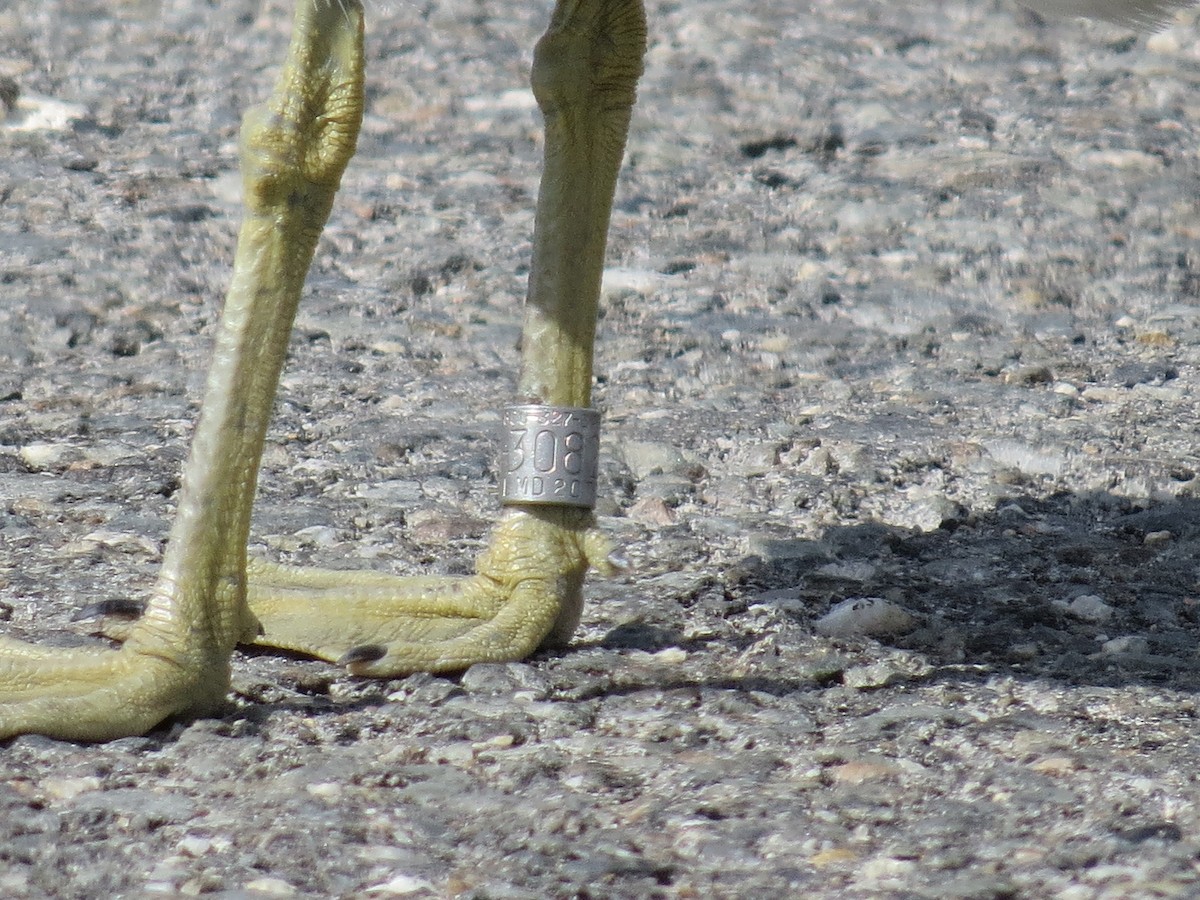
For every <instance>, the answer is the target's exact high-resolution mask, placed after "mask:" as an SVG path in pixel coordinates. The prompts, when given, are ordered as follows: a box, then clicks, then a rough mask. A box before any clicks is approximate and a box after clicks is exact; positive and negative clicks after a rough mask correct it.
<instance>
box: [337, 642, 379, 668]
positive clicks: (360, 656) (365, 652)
mask: <svg viewBox="0 0 1200 900" xmlns="http://www.w3.org/2000/svg"><path fill="white" fill-rule="evenodd" d="M387 652H388V651H387V647H385V646H383V645H382V644H359V645H358V646H357V647H351V648H350V649H349V650H347V651H346V652H345V653H343V654H342V655H341V656H340V657H338V661H337V665H339V666H355V665H360V664H362V663H373V662H378V661H379V660H381V659H383V658H384V657H385V656H387Z"/></svg>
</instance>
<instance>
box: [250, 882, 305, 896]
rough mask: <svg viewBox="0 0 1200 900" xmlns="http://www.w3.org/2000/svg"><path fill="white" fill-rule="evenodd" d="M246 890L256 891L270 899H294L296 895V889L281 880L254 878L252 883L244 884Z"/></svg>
mask: <svg viewBox="0 0 1200 900" xmlns="http://www.w3.org/2000/svg"><path fill="white" fill-rule="evenodd" d="M246 890H248V891H257V892H258V893H260V894H268V895H270V896H272V897H294V896H295V894H296V889H295V888H294V887H293V886H292V885H291V883H289V882H287V881H284V880H283V879H282V878H255V879H254V880H253V881H247V882H246Z"/></svg>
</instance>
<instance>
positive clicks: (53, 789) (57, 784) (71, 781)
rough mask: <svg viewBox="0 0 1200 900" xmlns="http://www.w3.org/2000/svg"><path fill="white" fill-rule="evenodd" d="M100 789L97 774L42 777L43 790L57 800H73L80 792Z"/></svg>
mask: <svg viewBox="0 0 1200 900" xmlns="http://www.w3.org/2000/svg"><path fill="white" fill-rule="evenodd" d="M99 789H100V779H99V778H98V777H97V776H95V775H80V776H76V777H69V776H68V777H62V778H56V777H48V778H44V779H42V790H44V791H45V792H46V794H47V795H48V796H50V797H53V798H54V799H56V800H71V799H73V798H75V797H78V796H79V795H80V794H84V793H87V792H88V791H97V790H99Z"/></svg>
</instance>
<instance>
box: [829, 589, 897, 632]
mask: <svg viewBox="0 0 1200 900" xmlns="http://www.w3.org/2000/svg"><path fill="white" fill-rule="evenodd" d="M916 622H917V620H916V617H914V616H913V615H912V613H910V612H909V611H908V610H906V609H904V608H903V607H902V606H900V605H899V604H896V603H892V602H891V601H890V600H885V599H883V598H882V597H851V598H849V599H847V600H843V601H842V602H841V603H838V604H837V605H836V606H834V607H833V608H832V609H831V610H830V611H829V612H827V613H826V614H825V615H823V616H821V617H820V618H819V619H817V620H816V621H815V622H813V628H814V629H815V630H816V631H817V633H818V634H823V635H825V636H826V637H853V636H856V635H862V636H865V637H883V636H886V635H893V634H900V633H901V632H904V631H908V630H910V629H912V628H914V627H915V626H916Z"/></svg>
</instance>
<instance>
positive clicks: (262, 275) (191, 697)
mask: <svg viewBox="0 0 1200 900" xmlns="http://www.w3.org/2000/svg"><path fill="white" fill-rule="evenodd" d="M362 59H363V56H362V8H361V6H360V4H359V3H357V2H348V0H344V2H341V3H339V4H337V5H334V4H331V3H328V2H324V0H300V2H299V3H298V5H297V9H296V16H295V22H294V30H293V36H292V42H291V47H290V50H289V55H288V60H287V64H286V66H285V68H284V70H283V72H282V74H281V76H280V79H279V82H278V84H277V85H276V88H275V93H274V95H273V97H272V99H271V100H270V102H269V103H268V104H267V105H266V106H265V107H261V108H256V109H252V110H250V111H249V112H248V113H247V114H246V116H245V119H244V120H243V123H242V131H241V158H242V178H243V185H244V193H245V207H246V208H245V217H244V220H243V222H242V227H241V232H240V234H239V237H238V249H237V256H236V260H235V262H234V272H233V280H232V283H231V285H230V288H229V294H228V296H227V297H226V300H225V308H224V312H223V313H222V316H221V321H220V324H219V325H218V333H217V339H216V347H215V350H214V354H213V362H212V367H211V369H210V371H209V376H208V384H207V388H206V391H205V397H204V403H203V406H202V411H201V414H200V419H199V421H198V422H197V425H196V432H195V435H194V437H193V439H192V450H191V455H190V457H189V459H188V462H187V464H186V466H185V468H184V473H183V485H182V489H181V492H180V499H179V507H178V512H177V513H176V516H175V521H174V524H173V526H172V528H171V532H170V537H169V540H168V544H167V550H166V554H165V558H164V560H163V566H162V571H161V573H160V575H159V577H158V581H157V583H156V585H155V587H154V589H153V591H152V593H151V596H150V598H149V601H148V602H147V604H146V606H145V611H144V612H143V614H142V616H141V617H140V618H139V619H138V620H137V621H136V622H135V623H133V625H132V626H130V627H129V628H128V629H127V630H126V633H125V635H124V638H125V639H124V642H123V644H122V646H121V648H120V649H119V650H99V649H95V650H92V649H88V650H62V649H58V648H46V647H38V646H34V645H30V644H25V643H22V642H20V641H15V640H11V639H0V738H3V737H8V736H11V735H14V734H21V733H27V732H36V733H40V734H46V735H50V736H53V737H59V738H66V739H74V740H106V739H110V738H116V737H122V736H126V735H131V734H141V733H143V732H145V731H148V730H149V729H151V728H153V727H154V726H155V725H157V724H159V723H160V722H162V721H163V720H164V719H167V718H170V717H173V716H184V715H187V716H193V715H204V714H207V713H210V712H212V711H213V710H215V709H217V708H219V707H220V706H221V705H222V704H223V703H224V701H225V697H226V694H227V693H228V690H229V660H230V655H231V654H232V652H233V649H234V646H235V645H236V644H237V643H238V642H241V641H249V640H251V639H253V637H254V636H255V634H256V633H257V632H258V630H259V625H258V622H257V621H256V620H255V618H254V616H253V614H252V613H251V612H250V610H249V608H248V607H247V605H246V540H247V536H248V533H249V527H250V509H251V505H252V503H253V499H254V489H255V482H256V480H257V476H258V467H259V461H260V458H261V456H262V446H263V439H264V437H265V435H266V429H267V423H268V420H269V417H270V411H271V405H272V403H273V401H274V397H275V389H276V387H277V385H278V382H279V372H280V369H281V367H282V365H283V360H284V357H285V355H286V353H287V345H288V337H289V334H290V332H291V328H292V320H293V318H294V316H295V312H296V306H297V304H298V302H299V299H300V291H301V288H302V286H303V284H304V278H305V275H306V273H307V272H308V266H309V263H310V262H311V261H312V255H313V250H314V249H315V247H316V243H317V238H318V237H319V236H320V233H321V229H322V228H323V227H324V224H325V220H326V218H327V217H328V215H329V211H330V209H331V207H332V204H333V197H334V194H335V193H336V191H337V188H338V184H339V182H340V181H341V177H342V172H343V171H344V170H345V167H346V163H347V162H349V160H350V157H351V156H352V155H353V154H354V147H355V142H356V140H357V136H358V129H359V125H360V122H361V119H362V107H363V71H362Z"/></svg>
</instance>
